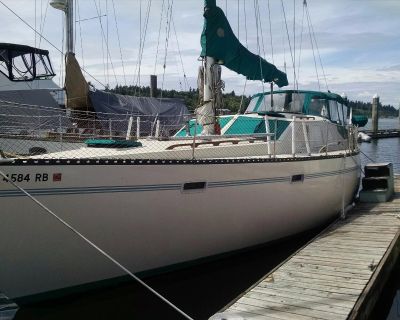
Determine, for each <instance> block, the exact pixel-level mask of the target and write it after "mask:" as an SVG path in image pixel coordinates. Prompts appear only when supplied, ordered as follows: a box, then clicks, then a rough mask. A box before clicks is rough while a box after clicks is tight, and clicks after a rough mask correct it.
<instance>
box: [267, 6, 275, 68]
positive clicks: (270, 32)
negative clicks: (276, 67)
mask: <svg viewBox="0 0 400 320" xmlns="http://www.w3.org/2000/svg"><path fill="white" fill-rule="evenodd" d="M267 4H268V21H269V37H270V40H271V54H272V63H273V64H275V59H274V45H273V42H272V23H271V8H270V3H269V0H268V2H267Z"/></svg>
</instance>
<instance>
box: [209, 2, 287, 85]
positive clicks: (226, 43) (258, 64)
mask: <svg viewBox="0 0 400 320" xmlns="http://www.w3.org/2000/svg"><path fill="white" fill-rule="evenodd" d="M204 18H205V19H204V28H203V32H202V34H201V48H202V51H201V56H202V57H205V56H208V57H213V58H214V59H216V60H217V61H218V63H220V64H223V65H225V66H226V67H227V68H229V69H231V70H233V71H235V72H237V73H240V74H242V75H244V76H246V78H247V79H249V80H263V81H265V82H272V81H273V82H275V83H276V84H277V85H278V86H279V87H283V86H287V85H288V80H287V77H286V74H285V73H284V72H282V71H280V70H278V69H277V68H276V67H275V66H274V65H273V64H271V63H268V62H267V61H266V60H264V59H263V58H261V57H260V56H258V55H255V54H254V53H251V52H250V51H249V50H247V49H246V48H245V47H244V46H243V45H242V44H241V43H240V42H239V40H238V39H237V38H236V36H235V35H234V33H233V31H232V28H231V26H230V25H229V22H228V20H227V18H226V16H225V14H224V12H223V11H222V10H221V9H220V8H219V7H217V5H216V0H205V11H204Z"/></svg>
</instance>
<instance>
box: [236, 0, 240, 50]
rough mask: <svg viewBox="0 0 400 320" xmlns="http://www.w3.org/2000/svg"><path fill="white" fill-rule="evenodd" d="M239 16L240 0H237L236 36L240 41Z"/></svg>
mask: <svg viewBox="0 0 400 320" xmlns="http://www.w3.org/2000/svg"><path fill="white" fill-rule="evenodd" d="M239 16H240V0H237V36H238V40H239V42H240V28H239Z"/></svg>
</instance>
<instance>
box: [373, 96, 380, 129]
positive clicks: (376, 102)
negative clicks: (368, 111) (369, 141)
mask: <svg viewBox="0 0 400 320" xmlns="http://www.w3.org/2000/svg"><path fill="white" fill-rule="evenodd" d="M378 106H379V96H378V94H375V95H374V97H373V98H372V132H373V133H374V134H377V132H378V118H379V113H378Z"/></svg>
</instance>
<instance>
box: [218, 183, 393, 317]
mask: <svg viewBox="0 0 400 320" xmlns="http://www.w3.org/2000/svg"><path fill="white" fill-rule="evenodd" d="M395 189H396V191H397V190H399V189H400V176H396V177H395ZM398 256H400V193H397V192H396V193H395V195H394V197H393V199H392V200H391V201H389V202H386V203H359V204H357V205H356V207H355V208H353V209H352V210H351V212H350V213H349V214H348V217H347V218H346V219H345V220H337V221H336V222H335V223H333V224H332V225H331V226H329V227H328V228H327V229H326V230H324V232H322V233H321V234H320V235H318V236H317V237H316V238H315V239H313V240H312V241H311V242H310V243H308V244H307V245H306V246H304V247H303V248H301V249H300V250H299V251H297V252H296V253H295V254H293V255H292V256H291V257H289V258H288V259H287V260H286V261H285V262H283V263H282V264H281V265H279V266H278V267H276V268H275V269H274V270H272V271H271V272H269V273H268V274H267V275H265V276H264V277H263V278H262V279H260V281H259V282H258V283H256V284H254V286H252V287H251V288H249V289H248V290H247V291H246V292H244V293H243V294H241V295H240V296H239V297H238V298H237V299H235V300H234V301H232V302H231V303H230V304H229V305H228V306H226V307H225V308H223V309H222V310H221V312H222V313H220V315H223V316H220V317H218V314H216V315H214V316H213V317H212V318H211V319H213V320H221V319H226V320H230V319H232V320H233V319H248V320H251V319H277V320H289V319H300V320H309V319H324V320H331V319H335V320H336V319H338V320H340V319H343V320H344V319H365V318H366V315H367V314H368V310H370V309H371V308H372V305H373V303H375V301H376V299H377V294H376V293H374V292H375V291H377V292H378V290H380V288H381V287H383V281H384V280H385V279H386V278H385V277H386V276H387V275H386V274H387V270H388V268H391V265H393V264H394V262H393V261H395V259H397V258H398ZM366 301H367V302H366ZM240 317H242V318H240Z"/></svg>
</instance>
